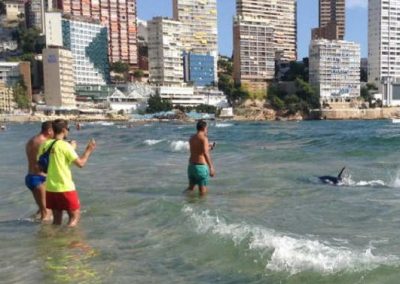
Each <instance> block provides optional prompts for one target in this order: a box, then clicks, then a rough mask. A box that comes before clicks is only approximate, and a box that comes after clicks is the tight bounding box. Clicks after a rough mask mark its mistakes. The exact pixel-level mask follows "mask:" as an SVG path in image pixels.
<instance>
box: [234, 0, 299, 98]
mask: <svg viewBox="0 0 400 284" xmlns="http://www.w3.org/2000/svg"><path fill="white" fill-rule="evenodd" d="M236 10H237V16H236V17H235V19H234V27H233V33H234V34H233V42H234V43H233V45H234V51H233V52H234V55H233V58H234V79H235V81H236V82H238V83H241V84H242V85H243V86H244V87H245V88H246V89H248V90H249V91H250V92H253V93H256V92H262V93H264V92H265V91H266V89H267V85H268V81H270V80H271V79H273V78H274V75H275V62H276V61H278V62H288V61H294V60H296V59H297V20H296V12H297V1H296V0H280V1H277V0H271V1H265V0H264V1H254V0H237V1H236Z"/></svg>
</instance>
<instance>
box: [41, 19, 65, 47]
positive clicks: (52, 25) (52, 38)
mask: <svg viewBox="0 0 400 284" xmlns="http://www.w3.org/2000/svg"><path fill="white" fill-rule="evenodd" d="M61 23H62V15H61V13H60V12H46V13H45V17H44V33H45V35H46V46H47V47H49V46H63V34H62V24H61Z"/></svg>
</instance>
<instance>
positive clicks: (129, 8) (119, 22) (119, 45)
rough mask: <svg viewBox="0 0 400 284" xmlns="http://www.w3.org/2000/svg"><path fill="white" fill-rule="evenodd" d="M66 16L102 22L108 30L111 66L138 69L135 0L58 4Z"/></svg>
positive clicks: (68, 0)
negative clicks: (118, 65) (119, 65)
mask: <svg viewBox="0 0 400 284" xmlns="http://www.w3.org/2000/svg"><path fill="white" fill-rule="evenodd" d="M57 6H58V8H59V9H61V10H62V11H63V12H64V13H68V14H72V15H75V16H86V17H90V18H92V19H94V20H100V21H101V23H102V24H103V25H105V26H106V27H108V55H109V60H110V62H117V61H123V62H126V63H128V64H130V65H131V66H132V67H137V65H138V52H137V28H136V16H137V14H136V0H113V1H110V0H85V1H82V0H58V5H57Z"/></svg>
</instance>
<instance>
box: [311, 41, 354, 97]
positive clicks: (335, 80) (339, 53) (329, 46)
mask: <svg viewBox="0 0 400 284" xmlns="http://www.w3.org/2000/svg"><path fill="white" fill-rule="evenodd" d="M309 52H310V53H309V72H310V83H311V84H312V85H313V86H314V87H316V88H318V90H319V92H320V96H321V98H320V100H321V104H324V103H327V104H329V103H335V102H344V101H349V100H351V99H353V98H356V97H359V96H360V45H359V44H357V43H354V42H348V41H343V40H333V41H331V40H325V39H321V40H313V41H311V44H310V50H309Z"/></svg>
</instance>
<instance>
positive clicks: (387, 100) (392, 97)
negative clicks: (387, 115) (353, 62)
mask: <svg viewBox="0 0 400 284" xmlns="http://www.w3.org/2000/svg"><path fill="white" fill-rule="evenodd" d="M399 15H400V1H398V0H385V1H383V0H369V1H368V81H369V82H370V83H373V84H375V85H376V86H377V87H378V88H379V90H380V91H381V92H382V93H383V94H384V104H386V105H400V92H399V85H400V21H399V20H398V19H399Z"/></svg>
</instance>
